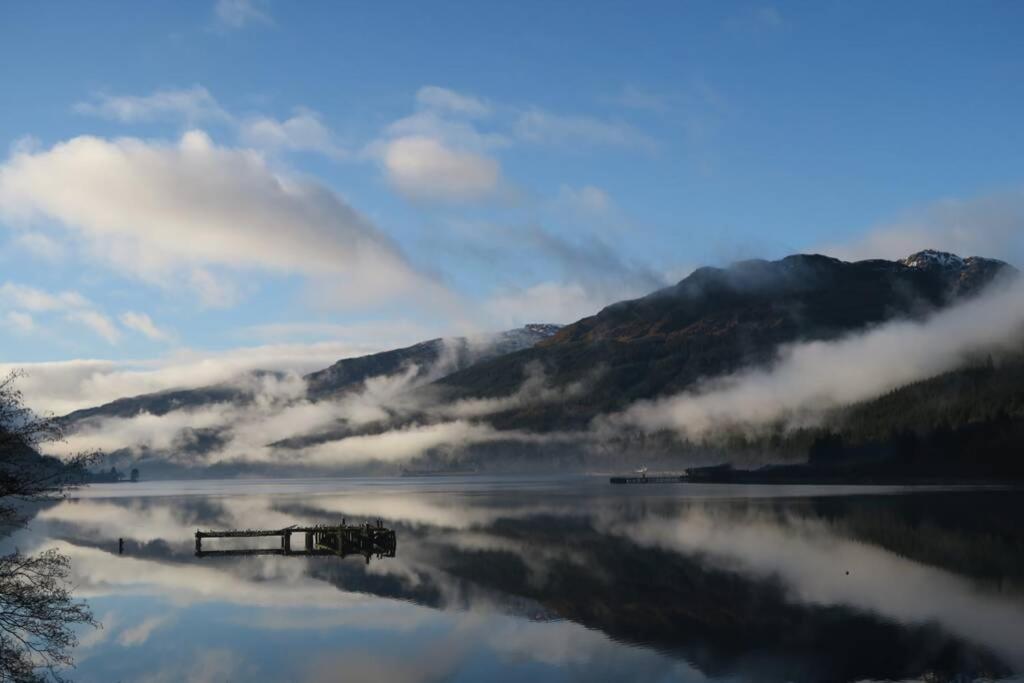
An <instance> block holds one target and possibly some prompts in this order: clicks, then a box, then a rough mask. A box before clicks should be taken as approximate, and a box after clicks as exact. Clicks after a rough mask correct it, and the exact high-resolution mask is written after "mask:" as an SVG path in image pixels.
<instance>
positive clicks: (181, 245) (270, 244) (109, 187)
mask: <svg viewBox="0 0 1024 683" xmlns="http://www.w3.org/2000/svg"><path fill="white" fill-rule="evenodd" d="M455 159H456V161H457V160H458V159H459V157H455ZM399 165H401V164H399ZM456 165H457V164H456ZM406 170H407V175H408V174H409V173H411V174H412V175H415V171H414V170H409V169H408V168H406ZM453 175H457V173H453ZM476 182H477V183H479V181H476ZM466 183H467V187H472V186H473V181H466ZM0 215H3V216H4V217H6V218H7V219H8V220H11V221H15V222H18V223H31V222H32V221H33V220H34V219H37V218H49V219H56V220H57V221H59V222H60V223H61V224H63V225H64V226H65V227H66V228H68V229H69V230H72V231H74V232H76V233H78V234H80V235H82V236H83V237H84V238H86V239H87V240H88V241H90V242H91V244H92V247H93V254H94V255H95V256H96V257H98V258H103V259H105V260H106V261H107V262H108V263H110V264H111V265H113V266H114V267H116V268H118V269H119V270H120V271H122V272H124V273H128V274H130V275H134V276H136V277H139V278H142V279H144V280H147V281H149V282H154V283H158V284H162V285H164V286H171V285H173V284H179V283H180V282H181V281H182V277H184V278H185V279H184V281H185V282H186V283H187V282H189V278H191V279H192V280H194V279H195V278H196V277H197V275H196V274H197V272H198V273H202V272H204V271H203V270H202V269H204V268H206V267H208V266H211V265H219V266H225V267H229V268H234V269H243V268H252V269H259V270H263V271H269V272H274V273H280V274H303V275H307V276H311V277H318V278H321V279H330V281H331V282H332V283H333V284H334V287H333V291H334V292H335V293H337V294H339V295H341V296H342V297H345V298H346V300H347V302H348V303H356V304H358V305H373V304H374V303H379V302H380V301H382V300H387V299H394V298H397V297H409V296H413V297H418V298H419V300H420V301H424V302H427V303H433V304H436V303H437V302H438V301H439V300H443V301H445V302H447V300H448V299H447V297H448V295H449V293H448V292H447V290H444V289H443V288H442V287H441V286H440V285H438V284H437V283H436V282H434V281H433V280H432V279H431V278H428V277H425V276H424V275H422V274H420V273H419V272H418V271H417V270H415V269H414V268H413V267H412V266H411V265H410V264H409V263H408V262H407V260H406V259H405V257H404V255H403V254H402V253H401V251H400V250H399V249H398V247H397V246H396V245H395V244H394V243H393V242H392V241H391V240H390V239H389V238H388V237H387V236H386V235H384V233H382V232H381V231H380V230H378V229H377V228H376V227H375V226H373V225H372V224H371V223H370V222H369V221H368V220H367V219H365V218H364V217H363V216H361V215H359V214H358V213H357V212H356V211H355V210H353V209H352V208H351V207H350V206H349V205H348V204H346V203H345V202H344V201H343V200H342V199H341V198H339V197H338V196H337V195H336V194H334V193H333V192H331V191H330V190H329V189H327V188H325V187H323V186H321V185H318V184H316V183H313V182H308V181H302V180H296V179H293V178H289V177H286V176H283V175H280V174H278V173H275V172H274V171H273V170H272V169H271V168H270V167H269V165H268V164H267V162H266V160H265V159H264V158H263V157H262V156H260V155H259V154H257V153H255V152H253V151H250V150H241V149H232V148H225V147H218V146H217V145H215V144H214V143H213V142H212V141H211V140H210V138H209V137H208V136H206V135H205V134H204V133H202V132H199V131H192V132H189V133H186V134H185V135H184V136H183V137H182V138H181V140H180V142H179V143H178V144H176V145H172V144H165V143H160V142H149V141H144V140H139V139H134V138H123V139H118V140H106V139H102V138H96V137H88V136H83V137H78V138H74V139H72V140H69V141H67V142H65V143H61V144H58V145H55V146H54V147H53V148H51V149H50V150H47V151H41V152H37V153H34V154H20V155H15V156H14V157H12V158H11V159H9V160H8V161H7V162H6V163H5V164H4V165H2V166H0ZM196 269H200V270H198V271H197V270H196ZM193 284H194V283H193Z"/></svg>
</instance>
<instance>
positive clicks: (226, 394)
mask: <svg viewBox="0 0 1024 683" xmlns="http://www.w3.org/2000/svg"><path fill="white" fill-rule="evenodd" d="M559 329H560V326H559V325H552V324H530V325H526V326H524V327H521V328H517V329H513V330H507V331H504V332H499V333H497V334H486V335H479V336H476V337H453V338H443V339H431V340H429V341H425V342H420V343H419V344H414V345H412V346H408V347H405V348H400V349H392V350H390V351H382V352H380V353H374V354H370V355H368V356H359V357H356V358H345V359H343V360H340V361H338V362H337V363H335V364H334V365H331V366H330V367H328V368H324V369H323V370H318V371H316V372H311V373H309V374H307V375H305V376H304V377H303V379H304V380H305V381H306V388H307V396H308V398H310V399H312V400H320V399H326V398H328V397H330V396H332V395H336V394H338V393H341V392H344V391H346V390H349V389H353V388H356V387H358V386H360V385H361V384H362V383H363V382H364V381H365V380H367V379H369V378H371V377H376V376H380V375H392V374H395V373H397V372H401V371H403V370H405V369H407V368H410V367H412V366H415V367H416V368H417V370H416V373H417V375H418V376H419V377H421V378H422V379H423V380H424V381H429V380H430V379H437V378H440V377H443V376H444V375H445V374H447V373H449V372H454V371H456V370H460V369H464V368H466V367H469V366H471V365H472V364H473V363H477V362H481V361H485V360H490V359H493V358H496V357H498V356H500V355H502V354H505V353H511V352H514V351H518V350H521V349H524V348H528V347H529V346H532V345H533V344H536V343H537V342H539V341H541V340H543V339H546V338H547V337H550V336H551V335H552V334H554V333H556V332H557V331H558V330H559ZM284 376H285V375H284V373H278V372H269V371H265V370H257V371H253V372H251V373H247V374H246V375H245V376H243V377H240V378H238V379H237V380H235V381H232V382H225V383H222V384H216V385H212V386H205V387H198V388H194V389H171V390H167V391H160V392H155V393H151V394H142V395H140V396H132V397H127V398H120V399H117V400H115V401H111V402H110V403H105V404H103V405H100V406H96V407H94V408H85V409H82V410H76V411H74V412H72V413H69V414H67V415H65V416H64V417H63V418H62V419H63V421H64V422H65V423H66V424H74V423H76V422H80V421H83V420H87V419H89V418H104V417H121V418H127V417H134V416H136V415H140V414H142V413H149V414H151V415H157V416H159V415H165V414H167V413H169V412H172V411H175V410H182V409H192V408H198V407H201V406H205V405H211V404H215V403H239V404H244V403H248V402H250V401H252V400H253V399H254V398H255V396H256V395H257V394H258V393H259V392H260V390H261V381H262V380H263V379H267V378H275V379H282V378H284Z"/></svg>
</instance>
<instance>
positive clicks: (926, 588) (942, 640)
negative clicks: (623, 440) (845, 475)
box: [2, 477, 1024, 682]
mask: <svg viewBox="0 0 1024 683" xmlns="http://www.w3.org/2000/svg"><path fill="white" fill-rule="evenodd" d="M342 518H345V519H347V520H348V521H349V522H350V523H351V522H362V521H366V520H376V519H378V518H379V519H381V520H382V522H383V523H384V524H385V525H386V526H388V527H390V528H393V529H395V531H396V533H397V538H398V543H397V553H396V556H395V557H393V558H381V559H377V558H373V559H371V560H370V561H369V563H367V562H366V561H365V560H364V559H363V558H362V557H347V558H339V557H309V558H307V557H285V556H259V557H203V558H197V557H195V555H194V552H193V551H194V541H193V534H194V532H195V530H196V529H197V528H201V529H227V528H269V529H274V528H282V527H286V526H288V525H291V524H312V523H329V524H337V523H339V522H340V521H341V519H342ZM1022 521H1024V503H1022V502H1021V497H1020V495H1019V492H1016V491H1006V490H1001V489H972V490H967V489H958V490H943V489H930V490H929V489H917V490H916V491H915V492H910V491H908V490H904V489H900V488H898V487H871V488H865V487H807V486H790V487H772V486H753V487H745V488H740V487H732V486H728V485H665V486H659V485H650V486H645V487H611V486H609V485H608V484H607V480H603V479H594V478H524V479H507V478H506V479H489V478H483V477H463V478H457V477H444V478H427V479H362V480H344V479H319V480H282V481H261V480H249V481H246V480H232V481H197V482H149V483H140V484H138V485H131V484H114V485H94V486H91V487H88V488H85V489H83V490H81V491H78V492H76V494H75V497H74V498H71V499H69V500H65V501H60V502H57V503H54V504H51V505H48V506H45V507H42V508H40V509H39V510H38V511H37V513H36V516H35V519H34V520H33V521H32V524H31V526H30V529H29V530H26V531H20V532H18V533H16V534H14V535H13V536H10V537H7V538H5V539H3V541H2V544H3V545H4V546H5V547H8V546H18V547H20V548H21V549H22V550H27V551H36V550H40V549H42V548H44V547H50V546H54V545H56V546H57V547H59V548H61V550H62V551H63V552H65V553H67V554H68V555H69V556H70V557H71V559H72V567H73V570H74V577H73V580H74V583H75V584H76V585H77V594H79V595H80V596H82V597H84V598H86V599H88V600H89V602H90V604H91V605H92V607H93V609H94V610H95V612H96V614H97V615H98V617H99V618H100V620H101V621H102V622H103V624H104V628H102V629H100V630H87V631H83V632H82V634H81V636H82V644H81V646H80V647H79V648H78V650H77V662H78V669H77V670H76V671H75V672H74V677H75V679H76V680H81V681H86V682H88V681H110V680H133V681H137V680H141V681H165V680H166V681H172V680H193V681H217V680H221V681H222V680H267V681H276V680H295V681H330V680H338V677H339V675H340V674H339V672H341V671H344V672H345V680H356V681H360V680H367V681H368V680H388V681H440V680H454V681H463V680H467V681H468V680H481V679H485V680H522V679H523V678H531V679H534V680H539V681H565V680H588V681H590V680H624V679H630V680H655V681H659V680H660V681H691V680H692V681H697V680H707V679H713V680H726V679H727V680H751V681H781V680H796V681H811V680H821V679H822V678H828V679H829V680H842V681H855V680H865V679H870V680H907V679H919V678H922V677H927V676H931V677H934V678H935V679H936V680H946V679H949V678H952V677H954V676H957V675H963V676H966V677H968V678H975V677H989V678H995V679H1000V678H1008V677H1011V676H1015V675H1016V676H1019V675H1020V674H1021V673H1022V672H1024V648H1021V647H1020V644H1021V641H1020V636H1019V634H1020V633H1024V565H1022V564H1021V562H1020V558H1021V556H1022V554H1021V549H1022V548H1024V532H1022V531H1021V528H1022V526H1021V522H1022ZM982 529H984V530H985V532H984V533H980V530H982ZM119 538H123V539H124V540H125V551H124V555H118V552H117V542H118V539H119ZM250 547H258V546H250ZM396 651H401V652H402V653H403V656H402V657H401V658H396V657H393V656H390V655H389V653H394V652H396Z"/></svg>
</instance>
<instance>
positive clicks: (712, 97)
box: [0, 0, 1024, 390]
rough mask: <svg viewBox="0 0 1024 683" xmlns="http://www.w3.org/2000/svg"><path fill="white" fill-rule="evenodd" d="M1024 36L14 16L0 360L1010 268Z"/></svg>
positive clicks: (184, 7)
mask: <svg viewBox="0 0 1024 683" xmlns="http://www.w3.org/2000/svg"><path fill="white" fill-rule="evenodd" d="M1022 29H1024V6H1021V5H1020V4H1018V3H1011V2H976V3H924V2H922V3H914V2H905V3H882V2H879V3H871V2H849V3H847V2H807V3H781V2H780V3H771V4H759V3H725V2H722V3H717V2H715V3H712V2H707V3H682V2H666V3H655V2H651V3H643V4H641V5H638V4H637V3H598V2H589V3H577V4H573V3H561V4H557V5H556V6H552V5H551V3H539V2H537V3H534V2H519V3H481V4H476V5H471V4H468V3H387V4H385V3H362V4H358V3H351V4H350V3H335V2H305V3H301V4H297V3H285V2H273V1H267V2H258V1H257V0H249V1H243V0H231V1H221V2H199V1H189V2H175V3H153V4H146V5H145V6H142V5H138V4H135V3H114V2H105V3H89V4H85V3H50V2H32V3H5V4H4V5H3V6H2V8H0V38H2V40H0V85H2V89H3V93H4V98H3V105H4V106H3V116H2V117H0V149H5V150H6V151H5V152H4V157H3V159H4V160H3V163H2V165H0V243H2V244H3V250H2V251H0V268H2V269H3V274H2V276H0V288H3V289H2V290H0V293H2V295H3V296H2V300H0V318H2V319H3V322H4V328H5V333H4V334H3V335H2V336H0V351H2V356H0V359H2V360H3V361H4V362H7V363H11V364H22V365H26V364H27V365H29V367H30V368H31V367H34V366H33V365H32V364H34V363H40V362H58V361H60V362H64V363H71V362H72V361H74V362H78V363H82V362H84V361H86V360H89V361H90V363H91V365H87V366H81V367H87V368H89V369H88V370H83V371H82V372H83V373H85V374H82V375H81V377H88V378H91V381H98V379H102V377H103V376H104V375H103V373H104V372H107V370H97V368H108V369H109V368H110V367H115V366H116V367H120V366H121V365H123V364H125V363H129V362H130V363H132V364H134V365H135V366H137V367H142V368H146V369H147V370H148V371H151V372H158V371H160V370H161V369H163V368H166V367H169V366H171V365H175V364H178V365H180V364H186V365H188V366H189V367H193V368H194V367H196V364H199V365H202V364H203V363H204V362H207V361H211V359H212V361H213V362H219V361H222V360H223V359H225V358H230V359H232V361H233V362H235V363H237V364H238V365H239V366H246V365H248V364H252V365H260V364H262V365H272V366H286V365H289V364H295V363H299V362H301V363H305V364H307V365H309V366H315V365H318V364H320V363H322V362H323V361H328V362H329V360H330V359H332V358H335V357H337V356H340V355H346V354H350V353H361V352H364V351H367V350H373V349H377V348H386V347H388V346H391V345H394V344H400V343H410V342H414V341H417V340H419V339H422V338H425V337H429V336H436V335H438V334H442V333H450V332H471V331H477V330H488V329H501V328H506V327H511V326H514V325H518V324H522V323H524V322H531V321H545V322H546V321H550V322H571V321H572V320H574V319H576V318H578V317H581V316H583V315H586V314H588V313H592V312H595V311H596V310H597V309H599V308H600V307H601V306H602V305H604V304H606V303H609V302H611V301H615V300H618V299H622V298H628V297H632V296H637V295H640V294H642V293H645V292H647V291H649V290H651V289H653V288H655V287H657V286H659V285H661V284H664V283H668V282H672V281H674V280H677V279H679V278H680V277H681V276H683V275H685V274H686V273H687V272H688V271H689V270H690V269H691V268H692V267H694V266H696V265H702V264H718V265H721V264H724V263H728V262H729V261H732V260H735V259H738V258H747V257H765V258H775V257H780V256H783V255H785V254H788V253H792V252H797V251H812V250H813V251H827V252H829V253H834V254H836V255H840V256H844V257H850V258H854V257H867V256H882V257H889V258H895V257H899V256H903V255H906V254H907V253H910V252H911V251H914V250H916V249H919V248H924V247H938V248H946V249H950V250H957V251H969V252H971V253H978V254H983V255H991V256H997V257H998V256H1001V257H1004V258H1008V259H1010V260H1013V259H1014V258H1016V257H1017V256H1018V255H1021V254H1024V248H1022V238H1021V232H1022V230H1021V225H1022V223H1021V218H1022V215H1024V209H1022V207H1024V201H1022V196H1021V182H1022V176H1024V171H1022V168H1021V163H1020V160H1021V159H1022V158H1024V137H1022V135H1021V124H1020V121H1021V120H1022V114H1024V88H1022V85H1021V83H1022V81H1021V78H1020V75H1021V74H1022V73H1024V41H1021V40H1020V36H1021V34H1022ZM1018 265H1020V263H1018ZM99 361H104V362H107V363H108V365H104V364H102V363H99ZM228 365H230V364H228ZM76 367H78V366H76ZM230 367H235V366H233V365H232V366H230ZM97 372H98V373H100V374H98V375H97V374H96V373H97ZM202 377H204V378H207V379H208V378H209V377H216V373H213V374H211V375H210V376H209V377H207V376H206V375H202ZM166 381H171V380H166ZM154 386H159V382H157V384H155V385H150V384H144V385H140V386H138V387H135V386H134V385H132V388H138V389H147V388H153V387H154ZM122 389H125V387H121V386H119V387H118V390H122Z"/></svg>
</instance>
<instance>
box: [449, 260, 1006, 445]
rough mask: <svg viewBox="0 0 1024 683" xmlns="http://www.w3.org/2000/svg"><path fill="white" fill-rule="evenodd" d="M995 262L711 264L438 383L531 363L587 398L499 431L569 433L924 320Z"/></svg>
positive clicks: (508, 385) (490, 386)
mask: <svg viewBox="0 0 1024 683" xmlns="http://www.w3.org/2000/svg"><path fill="white" fill-rule="evenodd" d="M1015 272H1016V271H1015V269H1013V268H1012V267H1011V266H1009V265H1007V264H1005V263H1003V262H1001V261H996V260H992V259H983V258H976V257H974V258H966V259H964V258H960V257H958V256H955V255H952V254H944V253H941V252H934V251H924V252H920V253H918V254H914V255H912V256H910V257H908V258H906V259H903V260H902V261H884V260H869V261H859V262H855V263H849V262H844V261H840V260H838V259H835V258H830V257H827V256H819V255H795V256H789V257H787V258H784V259H782V260H779V261H761V260H754V261H743V262H740V263H737V264H734V265H732V266H730V267H729V268H725V269H721V268H701V269H699V270H697V271H695V272H694V273H693V274H691V275H690V276H688V277H687V278H685V279H684V280H682V281H681V282H679V283H678V284H676V285H674V286H672V287H668V288H665V289H662V290H659V291H656V292H654V293H652V294H649V295H647V296H645V297H642V298H640V299H634V300H631V301H622V302H619V303H616V304H613V305H611V306H608V307H607V308H605V309H604V310H602V311H600V312H599V313H597V314H596V315H594V316H591V317H588V318H584V319H582V320H580V321H578V322H576V323H573V324H571V325H568V326H566V327H564V328H562V329H561V330H560V331H559V332H558V333H557V334H555V335H553V336H551V337H550V338H548V339H546V340H544V341H542V342H541V343H539V344H538V345H537V346H535V347H533V348H530V349H525V350H523V351H519V352H516V353H512V354H508V355H505V356H501V357H499V358H495V359H494V360H491V361H489V362H484V363H478V364H476V365H474V366H472V367H470V368H466V369H465V370H462V371H460V372H456V373H453V374H451V375H448V376H447V377H445V378H444V379H442V380H441V381H440V382H439V383H438V384H439V386H441V387H443V388H444V389H445V390H446V392H447V396H448V397H449V398H450V399H452V400H455V399H459V398H463V397H470V396H474V397H479V396H499V395H503V394H508V393H511V392H513V391H515V388H516V387H517V386H518V385H519V384H520V383H521V382H522V378H523V376H524V372H525V368H526V367H527V366H528V365H530V364H533V365H534V366H536V365H537V364H539V365H540V366H542V367H543V368H544V370H545V372H546V374H547V377H548V380H549V381H550V382H551V383H553V384H555V385H567V384H570V383H572V382H579V381H588V382H590V383H591V388H590V390H588V391H587V392H586V393H585V394H584V395H581V396H578V397H576V398H574V399H573V400H572V401H567V402H563V403H562V404H560V405H557V406H545V407H544V409H543V410H535V409H531V408H530V407H525V408H520V409H517V410H514V411H509V412H507V413H504V414H502V415H498V416H495V417H494V419H493V422H494V424H495V425H496V426H499V427H507V428H511V427H515V428H529V429H541V430H546V429H569V428H580V427H583V426H585V425H586V424H587V423H588V422H589V420H590V419H591V418H592V417H593V416H595V415H598V414H600V413H602V412H607V411H610V410H616V409H620V408H622V407H624V406H626V405H628V404H630V403H632V402H633V401H636V400H638V399H643V398H651V397H655V396H659V395H665V394H669V393H676V392H679V391H682V390H683V389H685V388H687V387H688V386H691V385H692V384H693V383H694V382H695V381H697V380H699V379H702V378H707V377H713V376H716V375H723V374H727V373H730V372H733V371H735V370H736V369H738V368H741V367H745V366H754V365H758V364H761V363H764V362H767V361H769V360H771V359H772V358H773V356H774V354H775V352H776V351H777V349H778V348H779V346H780V345H782V344H785V343H789V342H795V341H802V340H827V339H833V338H836V337H838V336H841V335H843V334H845V333H849V332H851V331H854V330H861V329H864V328H867V327H869V326H871V325H876V324H879V323H882V322H885V321H887V320H892V319H895V318H916V317H922V316H924V315H926V314H928V313H930V312H933V311H935V310H937V309H939V308H941V307H943V306H947V305H949V304H950V303H953V302H955V301H959V300H963V299H965V298H968V297H971V296H973V295H975V294H977V293H978V292H980V291H981V290H982V289H983V288H984V287H985V286H987V285H988V284H990V283H991V282H992V281H993V280H995V279H996V278H998V277H1000V276H1008V275H1009V274H1011V273H1015Z"/></svg>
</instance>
